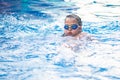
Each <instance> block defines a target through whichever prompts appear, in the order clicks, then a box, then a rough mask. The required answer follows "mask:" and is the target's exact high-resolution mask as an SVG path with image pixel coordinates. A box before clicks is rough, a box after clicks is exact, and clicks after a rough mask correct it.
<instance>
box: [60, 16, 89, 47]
mask: <svg viewBox="0 0 120 80" xmlns="http://www.w3.org/2000/svg"><path fill="white" fill-rule="evenodd" d="M62 36H63V37H69V38H67V39H66V40H65V41H66V43H65V44H63V45H64V46H65V47H67V48H71V49H73V48H76V47H79V46H81V45H82V44H84V43H85V42H86V40H87V41H89V40H90V41H91V38H90V36H89V35H88V34H87V33H85V32H82V21H81V18H80V17H79V16H77V15H75V14H70V15H67V16H66V18H65V25H64V34H63V35H62Z"/></svg>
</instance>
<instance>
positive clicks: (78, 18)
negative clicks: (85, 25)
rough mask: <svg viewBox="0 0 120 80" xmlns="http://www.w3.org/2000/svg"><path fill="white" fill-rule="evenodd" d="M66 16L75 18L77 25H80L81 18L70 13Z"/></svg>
mask: <svg viewBox="0 0 120 80" xmlns="http://www.w3.org/2000/svg"><path fill="white" fill-rule="evenodd" d="M66 18H75V19H76V20H77V23H78V25H79V26H82V21H81V18H80V17H79V16H78V15H75V14H70V15H67V16H66ZM66 18H65V19H66Z"/></svg>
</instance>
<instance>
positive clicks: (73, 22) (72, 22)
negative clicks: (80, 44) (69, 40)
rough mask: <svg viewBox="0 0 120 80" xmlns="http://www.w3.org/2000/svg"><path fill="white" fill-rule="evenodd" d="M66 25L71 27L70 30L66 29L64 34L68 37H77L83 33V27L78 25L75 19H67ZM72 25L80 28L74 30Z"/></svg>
mask: <svg viewBox="0 0 120 80" xmlns="http://www.w3.org/2000/svg"><path fill="white" fill-rule="evenodd" d="M65 25H68V26H69V28H68V29H64V33H65V35H67V36H76V35H77V34H79V33H80V31H81V26H79V25H78V23H77V20H76V19H75V18H66V19H65ZM72 25H76V26H78V27H76V28H75V29H74V28H73V29H72V27H71V26H72Z"/></svg>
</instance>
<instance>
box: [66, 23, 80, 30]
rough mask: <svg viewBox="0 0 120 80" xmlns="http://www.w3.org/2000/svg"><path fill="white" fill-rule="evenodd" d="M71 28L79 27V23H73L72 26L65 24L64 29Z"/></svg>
mask: <svg viewBox="0 0 120 80" xmlns="http://www.w3.org/2000/svg"><path fill="white" fill-rule="evenodd" d="M69 28H71V29H73V30H75V29H77V28H78V25H77V24H73V25H71V26H69V25H65V26H64V29H65V30H68V29H69Z"/></svg>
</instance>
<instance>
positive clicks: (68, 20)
mask: <svg viewBox="0 0 120 80" xmlns="http://www.w3.org/2000/svg"><path fill="white" fill-rule="evenodd" d="M65 23H66V24H70V23H71V24H72V23H77V20H76V19H75V18H66V19H65Z"/></svg>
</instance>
